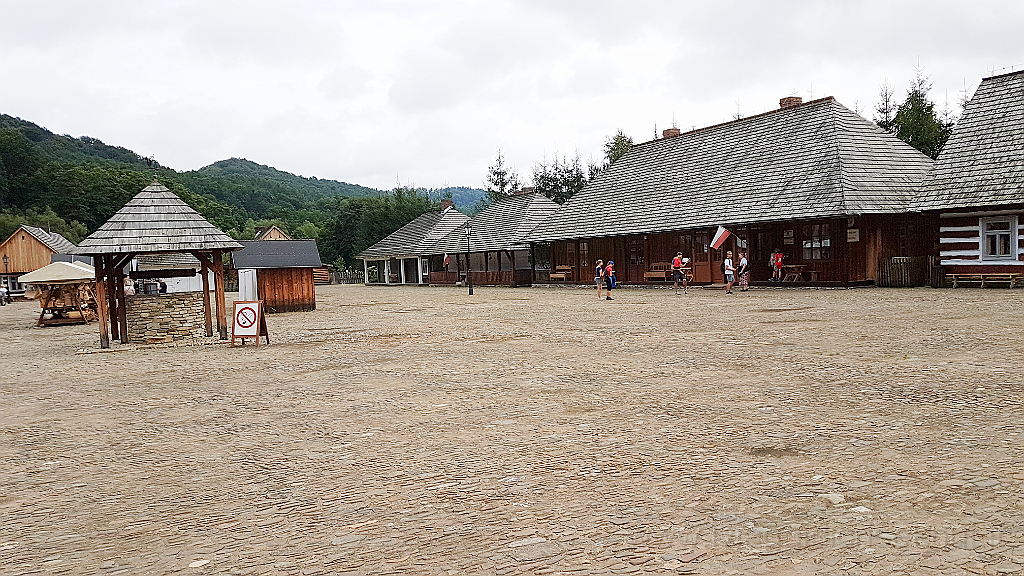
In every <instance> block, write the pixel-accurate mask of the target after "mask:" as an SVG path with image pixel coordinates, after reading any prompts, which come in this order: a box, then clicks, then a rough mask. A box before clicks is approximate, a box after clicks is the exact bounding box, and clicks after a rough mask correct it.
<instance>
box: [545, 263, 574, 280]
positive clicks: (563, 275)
mask: <svg viewBox="0 0 1024 576" xmlns="http://www.w3.org/2000/svg"><path fill="white" fill-rule="evenodd" d="M570 276H572V266H555V271H554V272H551V273H550V274H548V279H550V280H561V281H563V282H565V281H566V280H568V279H569V277H570Z"/></svg>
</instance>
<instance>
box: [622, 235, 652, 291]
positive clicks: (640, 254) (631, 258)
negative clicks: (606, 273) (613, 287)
mask: <svg viewBox="0 0 1024 576" xmlns="http://www.w3.org/2000/svg"><path fill="white" fill-rule="evenodd" d="M626 257H627V260H626V272H627V273H626V277H625V278H620V279H619V280H625V281H627V282H643V280H644V272H646V271H647V264H646V261H645V259H644V238H643V236H630V237H629V238H627V239H626Z"/></svg>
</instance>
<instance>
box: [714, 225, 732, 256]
mask: <svg viewBox="0 0 1024 576" xmlns="http://www.w3.org/2000/svg"><path fill="white" fill-rule="evenodd" d="M729 236H732V232H729V231H728V230H726V229H725V228H724V227H722V226H719V227H718V232H715V239H714V240H712V241H711V247H712V248H714V249H715V250H718V249H719V248H721V247H722V244H725V239H726V238H728V237H729Z"/></svg>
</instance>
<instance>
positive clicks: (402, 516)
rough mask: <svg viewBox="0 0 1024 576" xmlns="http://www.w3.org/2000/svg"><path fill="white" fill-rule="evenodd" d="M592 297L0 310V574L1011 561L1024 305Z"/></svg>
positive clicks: (1017, 515)
mask: <svg viewBox="0 0 1024 576" xmlns="http://www.w3.org/2000/svg"><path fill="white" fill-rule="evenodd" d="M615 297H616V300H615V301H613V302H605V301H598V300H597V299H596V298H595V294H594V292H593V291H588V290H583V289H565V288H561V289H541V288H531V289H498V288H486V287H484V288H477V289H476V295H475V296H473V297H469V296H467V295H465V294H464V293H463V292H462V291H461V290H459V289H454V288H413V287H395V288H366V287H362V286H326V287H318V310H317V311H315V312H312V313H294V314H283V315H274V316H270V317H269V319H268V323H269V327H270V334H271V341H272V345H271V346H269V347H260V348H259V349H256V348H253V347H251V346H247V347H245V348H244V349H237V348H236V349H231V348H230V347H228V346H225V345H222V344H211V345H204V346H193V347H171V348H146V347H131V346H129V347H125V348H123V349H120V350H119V351H115V352H108V353H90V354H76V351H78V350H83V349H85V350H88V351H95V346H96V341H97V336H96V328H95V326H88V327H86V326H81V327H57V328H46V329H37V328H32V324H33V321H34V315H35V310H36V309H35V308H34V306H35V305H34V304H32V303H21V304H18V305H16V306H8V307H4V308H0V373H2V374H4V376H3V378H0V402H2V406H3V408H2V410H0V526H2V530H0V574H4V575H7V574H11V575H14V574H915V575H933V574H934V575H939V574H945V575H954V574H1020V573H1021V571H1022V566H1024V500H1022V498H1021V496H1022V484H1024V451H1022V447H1021V433H1022V431H1024V430H1022V429H1024V408H1022V405H1021V397H1022V391H1024V382H1022V375H1024V331H1022V330H1021V324H1020V318H1021V317H1022V312H1024V300H1022V298H1021V293H1020V291H1009V290H984V291H983V290H972V289H959V290H955V291H953V290H930V289H920V290H917V289H914V290H881V289H857V290H821V291H813V290H759V291H751V292H748V293H746V294H738V295H736V296H731V297H728V298H727V297H725V296H724V295H723V294H722V293H721V292H711V291H695V292H694V293H692V294H690V295H687V296H679V297H676V296H674V295H673V294H672V292H671V291H666V290H629V289H627V290H617V291H616V294H615ZM115 350H118V349H115Z"/></svg>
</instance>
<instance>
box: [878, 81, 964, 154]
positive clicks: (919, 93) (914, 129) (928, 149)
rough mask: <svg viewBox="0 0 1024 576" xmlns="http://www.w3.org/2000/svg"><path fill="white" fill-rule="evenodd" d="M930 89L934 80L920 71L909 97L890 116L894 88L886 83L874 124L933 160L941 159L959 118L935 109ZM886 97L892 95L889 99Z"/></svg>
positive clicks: (912, 82) (908, 94)
mask: <svg viewBox="0 0 1024 576" xmlns="http://www.w3.org/2000/svg"><path fill="white" fill-rule="evenodd" d="M887 89H888V90H887ZM931 89H932V85H931V82H930V81H929V80H928V78H927V77H926V76H924V75H922V74H921V71H920V70H917V71H916V73H915V76H914V79H913V80H912V81H911V82H910V88H909V89H908V90H907V97H906V99H905V100H904V101H903V102H902V103H901V104H900V105H899V106H897V107H896V109H895V114H892V116H891V119H889V118H888V115H887V114H886V112H887V111H889V112H891V104H892V103H891V92H892V90H891V88H888V85H883V86H882V91H881V94H880V97H881V98H880V101H879V104H878V106H877V107H876V108H875V111H876V113H877V115H876V117H875V123H877V124H878V126H879V127H880V128H882V129H884V130H888V131H889V132H891V133H893V134H895V135H896V137H897V138H899V139H900V140H903V141H904V142H906V143H907V144H910V145H911V146H913V147H914V148H917V149H918V150H920V151H921V152H922V153H923V154H925V155H927V156H928V157H930V158H933V159H934V158H938V156H939V152H941V151H942V147H943V146H945V144H946V140H948V139H949V135H950V134H952V132H953V126H954V125H955V122H956V119H955V117H954V116H952V115H951V114H949V113H948V112H946V113H943V112H937V111H936V110H935V102H933V101H932V100H931V99H930V98H929V97H928V93H929V92H930V91H931ZM886 96H889V99H888V100H887V99H886Z"/></svg>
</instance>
